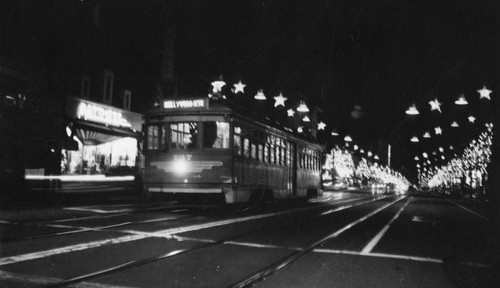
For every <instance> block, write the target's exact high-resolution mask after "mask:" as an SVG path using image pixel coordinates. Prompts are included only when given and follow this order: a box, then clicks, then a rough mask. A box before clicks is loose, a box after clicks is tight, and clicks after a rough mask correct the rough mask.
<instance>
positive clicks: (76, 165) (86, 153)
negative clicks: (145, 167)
mask: <svg viewBox="0 0 500 288" xmlns="http://www.w3.org/2000/svg"><path fill="white" fill-rule="evenodd" d="M151 127H155V126H151ZM151 127H150V128H151ZM157 128H158V127H156V129H157ZM153 130H154V129H153ZM156 131H158V130H156ZM100 138H101V139H104V137H100ZM106 139H108V140H109V141H106V142H102V143H95V144H90V143H87V144H85V145H83V143H82V142H81V141H80V140H78V142H79V143H78V144H79V145H78V150H75V151H73V150H65V149H63V150H62V151H61V153H62V159H61V173H62V174H110V175H112V174H113V173H115V172H116V173H124V172H130V173H135V167H136V165H137V163H136V157H137V154H138V149H137V139H135V138H130V137H123V138H121V137H108V138H106Z"/></svg>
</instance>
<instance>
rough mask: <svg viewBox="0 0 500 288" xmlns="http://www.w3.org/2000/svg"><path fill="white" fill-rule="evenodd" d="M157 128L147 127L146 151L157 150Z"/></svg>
mask: <svg viewBox="0 0 500 288" xmlns="http://www.w3.org/2000/svg"><path fill="white" fill-rule="evenodd" d="M158 136H159V135H158V126H148V150H156V149H158V146H159V145H158V144H159V143H158V142H159V139H158Z"/></svg>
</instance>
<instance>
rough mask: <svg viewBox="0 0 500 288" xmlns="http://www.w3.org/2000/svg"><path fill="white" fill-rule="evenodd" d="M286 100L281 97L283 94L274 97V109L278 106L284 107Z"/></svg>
mask: <svg viewBox="0 0 500 288" xmlns="http://www.w3.org/2000/svg"><path fill="white" fill-rule="evenodd" d="M287 99H288V98H286V97H283V94H281V93H280V95H278V96H274V100H275V101H276V102H274V107H278V106H280V105H281V106H283V107H285V101H286V100H287Z"/></svg>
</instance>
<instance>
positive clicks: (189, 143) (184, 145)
mask: <svg viewBox="0 0 500 288" xmlns="http://www.w3.org/2000/svg"><path fill="white" fill-rule="evenodd" d="M169 130H170V131H169V135H170V143H168V144H170V148H173V149H196V148H198V123H197V122H179V123H170V125H169Z"/></svg>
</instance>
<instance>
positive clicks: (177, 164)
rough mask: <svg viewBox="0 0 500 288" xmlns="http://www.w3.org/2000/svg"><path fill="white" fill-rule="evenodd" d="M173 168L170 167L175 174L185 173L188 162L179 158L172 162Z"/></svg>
mask: <svg viewBox="0 0 500 288" xmlns="http://www.w3.org/2000/svg"><path fill="white" fill-rule="evenodd" d="M173 165H174V167H173V168H174V169H172V170H173V171H174V172H175V173H177V174H185V173H186V172H187V171H188V168H189V164H188V162H187V161H186V160H184V159H179V160H176V161H174V163H173Z"/></svg>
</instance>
